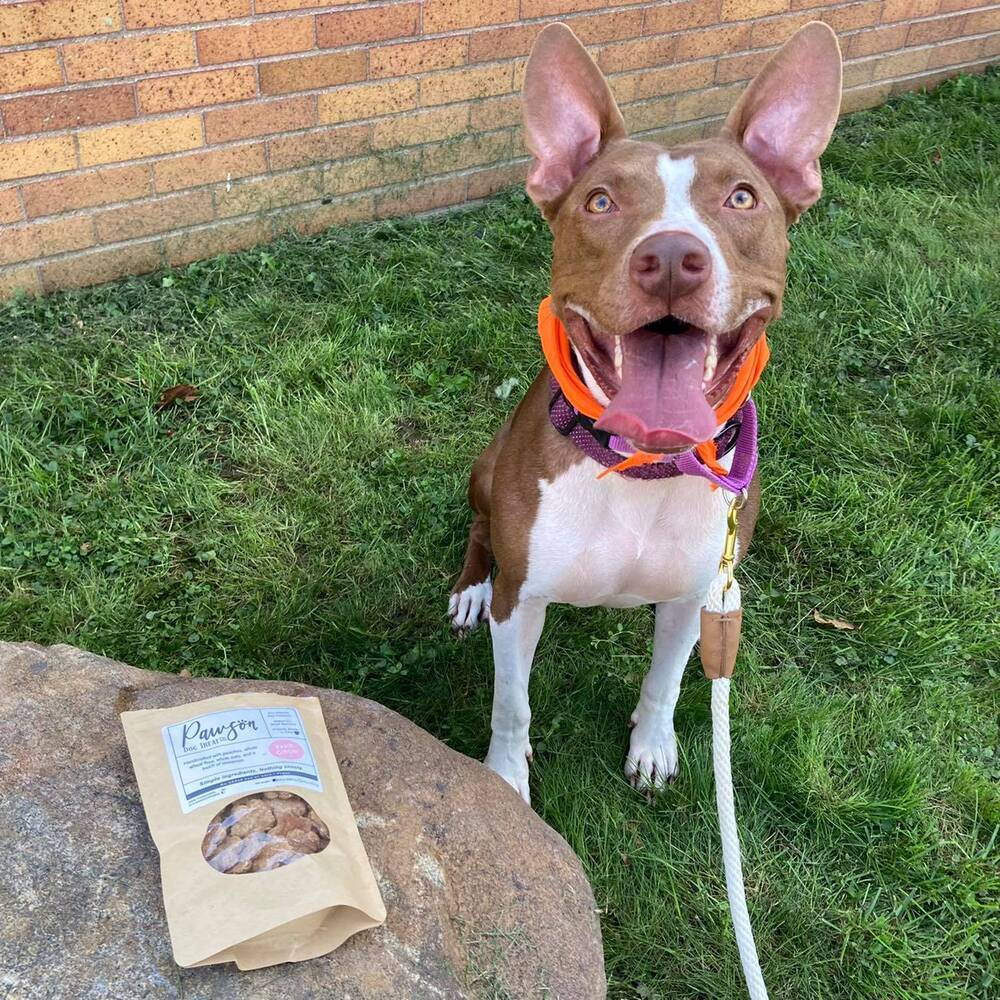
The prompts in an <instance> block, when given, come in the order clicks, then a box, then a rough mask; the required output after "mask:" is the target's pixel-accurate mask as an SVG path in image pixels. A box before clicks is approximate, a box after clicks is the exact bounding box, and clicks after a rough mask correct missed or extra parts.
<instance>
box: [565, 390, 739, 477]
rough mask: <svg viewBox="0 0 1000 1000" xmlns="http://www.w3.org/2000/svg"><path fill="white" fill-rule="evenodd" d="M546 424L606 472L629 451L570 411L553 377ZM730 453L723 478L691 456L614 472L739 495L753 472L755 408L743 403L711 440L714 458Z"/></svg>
mask: <svg viewBox="0 0 1000 1000" xmlns="http://www.w3.org/2000/svg"><path fill="white" fill-rule="evenodd" d="M549 385H550V388H551V395H550V397H549V420H551V421H552V426H553V427H555V429H556V430H557V431H559V433H560V434H562V436H563V437H565V438H569V440H570V441H572V442H573V444H575V445H576V446H577V448H579V449H580V451H582V452H583V453H584V454H585V455H586V456H587V457H588V458H592V459H593V460H594V461H595V462H597V463H598V465H603V466H604V468H605V469H610V468H611V467H612V466H614V465H618V463H619V462H621V461H622V459H623V458H625V457H627V456H628V455H632V454H634V453H635V449H634V448H633V447H632V446H631V445H630V444H629V443H628V442H627V441H625V440H624V439H623V438H621V437H619V436H618V435H617V434H608V433H606V432H604V431H600V430H598V429H597V428H596V427H594V421H593V420H592V419H591V418H590V417H588V416H586V415H585V414H583V413H581V412H580V411H579V410H578V409H576V407H574V406H572V405H571V404H570V402H569V400H568V399H566V397H565V396H564V395H563V391H562V389H561V388H560V386H559V383H558V382H557V381H556V380H555V377H554V376H550V377H549ZM729 452H733V453H734V454H733V465H732V468H731V469H730V471H729V473H728V474H726V475H724V476H719V475H716V473H714V472H713V471H712V470H711V469H710V468H708V466H707V465H705V464H704V463H703V462H702V460H701V459H700V458H699V457H698V456H697V455H696V454H695V453H694V451H693V450H692V451H686V452H684V454H683V455H671V456H664V457H663V458H662V459H660V461H658V462H650V463H649V464H648V465H633V466H630V467H629V468H627V469H619V470H618V475H619V476H626V477H627V478H629V479H668V478H670V477H672V476H701V477H702V478H703V479H707V480H708V481H709V482H711V483H714V484H715V485H716V486H721V487H722V488H723V489H724V490H728V491H729V492H730V493H741V492H742V491H743V490H745V489H746V488H747V486H749V485H750V480H751V479H753V474H754V470H755V469H756V468H757V408H756V407H755V406H754V405H753V400H751V399H748V400H747V401H746V402H745V403H744V404H743V405H742V406H741V407H740V408H739V410H737V411H736V413H735V414H734V415H733V416H732V417H731V418H730V419H729V420H728V421H726V423H725V425H724V426H723V427H722V429H721V430H720V431H719V433H718V434H716V435H715V453H716V456H717V457H718V458H722V457H723V456H724V455H728V454H729Z"/></svg>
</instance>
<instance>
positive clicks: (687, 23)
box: [643, 0, 720, 35]
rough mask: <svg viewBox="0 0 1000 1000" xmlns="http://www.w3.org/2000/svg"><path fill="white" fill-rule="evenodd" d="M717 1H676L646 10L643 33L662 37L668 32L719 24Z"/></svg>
mask: <svg viewBox="0 0 1000 1000" xmlns="http://www.w3.org/2000/svg"><path fill="white" fill-rule="evenodd" d="M719 20H720V18H719V4H718V2H717V0H678V2H676V3H666V4H660V5H658V6H656V7H649V8H647V10H646V20H645V22H644V24H643V33H644V34H647V35H664V34H666V33H667V32H669V31H685V30H687V29H688V28H701V27H704V26H705V25H708V24H718V23H719Z"/></svg>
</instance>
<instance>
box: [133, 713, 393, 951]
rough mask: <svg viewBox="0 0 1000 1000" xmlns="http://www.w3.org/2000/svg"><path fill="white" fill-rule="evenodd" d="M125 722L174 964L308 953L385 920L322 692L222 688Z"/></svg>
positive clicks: (328, 948) (328, 947)
mask: <svg viewBox="0 0 1000 1000" xmlns="http://www.w3.org/2000/svg"><path fill="white" fill-rule="evenodd" d="M121 719H122V725H123V726H124V727H125V738H126V741H127V742H128V748H129V753H130V754H131V756H132V764H133V766H134V768H135V774H136V778H137V780H138V783H139V792H140V793H141V795H142V804H143V808H144V809H145V811H146V819H147V821H148V822H149V830H150V833H151V834H152V836H153V841H154V842H155V844H156V847H157V849H158V850H159V852H160V873H161V879H162V883H163V901H164V907H165V909H166V913H167V924H168V926H169V929H170V939H171V944H172V945H173V950H174V958H175V959H176V961H177V963H178V965H181V966H185V967H190V966H195V965H213V964H216V963H219V962H235V963H236V965H237V966H238V967H239V968H240V969H258V968H262V967H264V966H268V965H276V964H278V963H279V962H295V961H300V960H302V959H307V958H314V957H316V956H317V955H323V954H326V953H327V952H329V951H332V950H333V949H334V948H336V947H338V946H339V945H340V944H341V943H342V942H343V941H345V940H346V939H347V938H349V937H350V936H351V935H352V934H355V933H356V932H357V931H360V930H364V929H365V928H368V927H374V926H376V925H377V924H380V923H382V921H383V920H385V907H384V906H383V905H382V899H381V896H380V895H379V891H378V886H377V885H376V883H375V878H374V876H373V874H372V870H371V867H370V865H369V864H368V858H367V856H366V855H365V849H364V846H363V845H362V843H361V838H360V836H359V835H358V830H357V826H356V824H355V822H354V814H353V813H352V812H351V806H350V803H349V802H348V801H347V793H346V791H345V790H344V785H343V782H342V780H341V777H340V771H339V769H338V767H337V761H336V758H335V757H334V755H333V748H332V747H331V745H330V737H329V734H328V733H327V729H326V725H325V723H324V721H323V712H322V709H321V708H320V704H319V701H318V699H316V698H289V697H284V696H281V695H271V694H236V695H226V696H223V697H221V698H212V699H209V700H208V701H202V702H197V703H196V704H193V705H179V706H177V707H176V708H164V709H156V710H152V711H138V712H125V713H123V714H122V716H121ZM333 842H335V849H333V850H328V848H329V847H330V844H331V843H333ZM231 875H240V876H244V877H243V878H230V877H229V876H231Z"/></svg>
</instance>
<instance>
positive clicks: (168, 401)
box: [156, 382, 198, 412]
mask: <svg viewBox="0 0 1000 1000" xmlns="http://www.w3.org/2000/svg"><path fill="white" fill-rule="evenodd" d="M197 398H198V388H197V386H193V385H188V383H187V382H181V383H180V384H179V385H172V386H171V387H170V388H169V389H164V390H163V392H162V394H161V395H160V401H159V402H158V403H157V404H156V410H157V412H159V411H160V410H165V409H166V408H167V407H168V406H172V405H173V404H174V403H176V402H177V401H178V400H180V401H181V402H182V403H193V402H194V401H195V400H196V399H197Z"/></svg>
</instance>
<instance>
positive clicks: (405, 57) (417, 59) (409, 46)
mask: <svg viewBox="0 0 1000 1000" xmlns="http://www.w3.org/2000/svg"><path fill="white" fill-rule="evenodd" d="M468 48H469V39H468V38H467V37H466V36H465V35H457V36H450V37H448V38H435V39H433V40H431V41H427V42H404V43H403V44H402V45H386V46H383V47H382V48H378V49H372V50H371V52H370V53H369V56H368V71H369V75H370V76H371V77H372V79H374V80H377V79H379V78H381V77H386V76H408V75H409V74H411V73H426V72H428V71H429V70H435V69H448V68H449V67H450V66H460V65H461V64H462V63H464V62H465V57H466V53H467V51H468Z"/></svg>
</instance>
